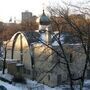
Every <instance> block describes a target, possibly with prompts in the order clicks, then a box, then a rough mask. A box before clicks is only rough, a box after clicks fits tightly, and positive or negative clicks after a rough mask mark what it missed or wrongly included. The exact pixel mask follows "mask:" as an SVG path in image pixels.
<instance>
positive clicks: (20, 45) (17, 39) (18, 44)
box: [7, 32, 34, 68]
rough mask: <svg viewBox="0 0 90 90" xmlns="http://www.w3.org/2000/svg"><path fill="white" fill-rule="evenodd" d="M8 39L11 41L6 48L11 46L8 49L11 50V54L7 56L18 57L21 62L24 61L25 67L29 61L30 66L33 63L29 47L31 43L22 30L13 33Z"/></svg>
mask: <svg viewBox="0 0 90 90" xmlns="http://www.w3.org/2000/svg"><path fill="white" fill-rule="evenodd" d="M10 41H12V43H11V42H10V43H8V45H7V49H8V46H11V48H9V50H11V53H10V54H11V55H10V56H9V58H11V59H20V61H21V63H24V65H26V67H29V66H27V63H28V64H29V63H30V64H29V65H30V67H31V68H32V67H33V64H34V63H33V62H34V59H33V55H32V49H31V47H32V45H31V44H30V42H29V40H28V37H27V35H26V34H25V33H24V32H17V33H15V34H14V35H13V37H12V38H11V39H10ZM25 49H26V50H25ZM15 50H16V51H15ZM23 53H24V54H25V55H26V56H25V55H24V54H23ZM7 54H8V53H7ZM16 56H17V57H16ZM19 56H20V57H19ZM27 59H28V60H27ZM30 67H29V68H30Z"/></svg>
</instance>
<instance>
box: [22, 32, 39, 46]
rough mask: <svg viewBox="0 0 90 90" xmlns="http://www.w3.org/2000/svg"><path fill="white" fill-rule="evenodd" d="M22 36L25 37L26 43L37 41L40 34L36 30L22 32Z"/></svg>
mask: <svg viewBox="0 0 90 90" xmlns="http://www.w3.org/2000/svg"><path fill="white" fill-rule="evenodd" d="M23 34H24V36H25V37H26V39H27V41H28V44H29V45H30V44H31V43H35V42H39V38H40V34H39V33H38V32H34V31H30V32H23Z"/></svg>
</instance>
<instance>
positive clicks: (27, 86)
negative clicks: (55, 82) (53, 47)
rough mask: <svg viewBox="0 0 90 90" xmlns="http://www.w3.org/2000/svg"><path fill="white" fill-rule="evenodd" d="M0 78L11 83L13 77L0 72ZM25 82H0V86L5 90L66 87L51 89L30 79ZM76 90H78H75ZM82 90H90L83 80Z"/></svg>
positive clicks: (46, 89) (48, 89) (63, 87)
mask: <svg viewBox="0 0 90 90" xmlns="http://www.w3.org/2000/svg"><path fill="white" fill-rule="evenodd" d="M0 77H3V78H6V79H7V80H10V81H11V79H12V77H13V76H12V75H10V74H8V73H5V74H2V72H0ZM26 81H27V84H20V83H12V84H9V83H7V82H3V81H1V80H0V85H3V86H5V87H6V88H7V90H67V89H65V88H66V86H60V87H55V88H51V87H48V86H46V85H43V84H40V83H37V82H36V81H32V80H30V79H26ZM31 88H32V89H31ZM76 90H79V89H76ZM83 90H90V80H85V83H84V88H83Z"/></svg>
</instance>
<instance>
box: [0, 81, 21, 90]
mask: <svg viewBox="0 0 90 90" xmlns="http://www.w3.org/2000/svg"><path fill="white" fill-rule="evenodd" d="M0 85H3V86H5V87H6V88H7V90H22V89H20V88H19V87H16V86H13V85H11V84H8V83H5V82H3V81H0Z"/></svg>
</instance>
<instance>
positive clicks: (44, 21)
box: [40, 10, 50, 25]
mask: <svg viewBox="0 0 90 90" xmlns="http://www.w3.org/2000/svg"><path fill="white" fill-rule="evenodd" d="M49 24H50V20H49V18H48V17H47V16H46V15H45V12H44V10H43V14H42V15H41V17H40V25H49Z"/></svg>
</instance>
